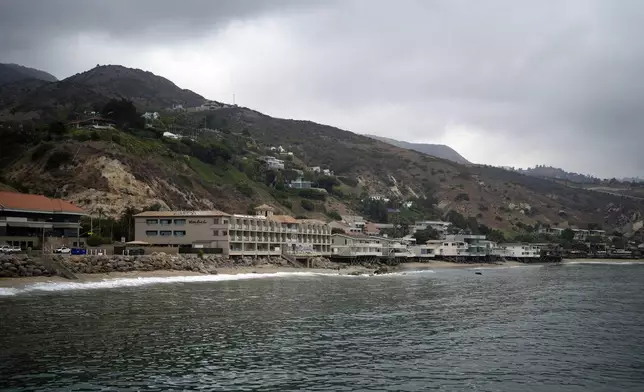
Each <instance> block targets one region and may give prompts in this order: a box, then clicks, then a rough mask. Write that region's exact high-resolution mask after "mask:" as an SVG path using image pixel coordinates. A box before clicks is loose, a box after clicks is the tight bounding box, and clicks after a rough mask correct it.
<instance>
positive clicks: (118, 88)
mask: <svg viewBox="0 0 644 392" xmlns="http://www.w3.org/2000/svg"><path fill="white" fill-rule="evenodd" d="M63 83H64V84H65V85H83V86H87V87H89V88H91V89H92V90H94V91H96V92H100V93H103V94H104V95H106V96H112V95H114V94H116V95H119V96H121V97H124V98H127V99H129V100H131V101H132V102H134V104H135V105H137V106H142V107H150V108H155V109H165V108H167V107H169V106H172V105H173V104H180V105H183V106H198V105H201V104H202V103H203V102H204V100H205V98H204V97H202V96H201V95H199V94H197V93H195V92H193V91H190V90H187V89H182V88H179V87H177V85H176V84H174V83H172V82H171V81H169V80H168V79H166V78H164V77H161V76H158V75H155V74H153V73H152V72H149V71H143V70H140V69H134V68H127V67H123V66H121V65H102V66H97V67H95V68H92V69H90V70H89V71H86V72H83V73H79V74H76V75H74V76H70V77H69V78H67V79H65V80H63Z"/></svg>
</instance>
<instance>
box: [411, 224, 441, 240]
mask: <svg viewBox="0 0 644 392" xmlns="http://www.w3.org/2000/svg"><path fill="white" fill-rule="evenodd" d="M414 238H415V239H416V243H417V244H424V243H426V242H427V241H429V240H437V239H439V238H440V235H439V234H438V232H437V231H436V230H434V229H432V228H431V227H429V228H427V229H425V230H418V231H417V232H415V233H414Z"/></svg>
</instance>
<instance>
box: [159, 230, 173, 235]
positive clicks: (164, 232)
mask: <svg viewBox="0 0 644 392" xmlns="http://www.w3.org/2000/svg"><path fill="white" fill-rule="evenodd" d="M171 235H172V231H170V230H161V236H162V237H167V236H171Z"/></svg>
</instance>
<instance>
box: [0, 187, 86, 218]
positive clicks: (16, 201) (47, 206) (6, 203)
mask: <svg viewBox="0 0 644 392" xmlns="http://www.w3.org/2000/svg"><path fill="white" fill-rule="evenodd" d="M0 210H23V211H37V212H48V213H56V212H57V213H63V212H66V213H72V214H83V215H86V214H87V213H86V212H85V211H84V210H82V209H80V208H78V207H76V206H75V205H73V204H72V203H69V202H66V201H65V200H60V199H50V198H48V197H45V196H42V195H29V194H26V193H16V192H2V191H0Z"/></svg>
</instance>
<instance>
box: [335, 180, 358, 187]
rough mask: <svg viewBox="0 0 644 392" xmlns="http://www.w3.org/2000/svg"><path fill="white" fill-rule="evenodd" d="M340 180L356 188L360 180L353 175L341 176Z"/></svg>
mask: <svg viewBox="0 0 644 392" xmlns="http://www.w3.org/2000/svg"><path fill="white" fill-rule="evenodd" d="M339 179H340V181H342V182H343V183H345V184H346V185H348V186H350V187H352V188H355V187H357V186H358V180H357V179H355V178H352V177H339Z"/></svg>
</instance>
